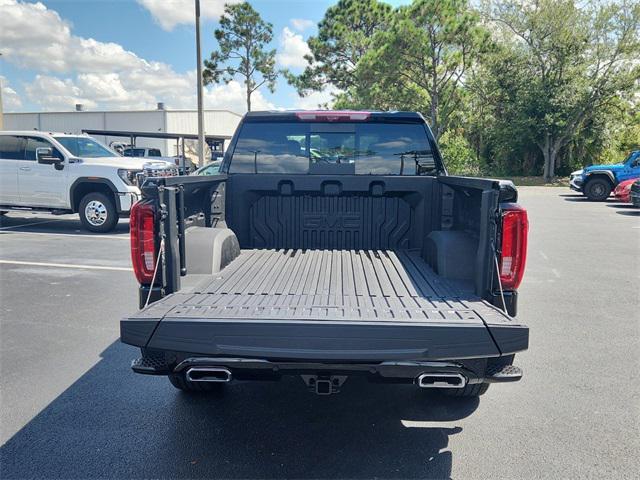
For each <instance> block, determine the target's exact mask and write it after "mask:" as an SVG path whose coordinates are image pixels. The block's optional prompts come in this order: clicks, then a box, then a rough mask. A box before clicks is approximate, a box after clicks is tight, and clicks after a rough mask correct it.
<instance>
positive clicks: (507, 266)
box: [500, 203, 529, 290]
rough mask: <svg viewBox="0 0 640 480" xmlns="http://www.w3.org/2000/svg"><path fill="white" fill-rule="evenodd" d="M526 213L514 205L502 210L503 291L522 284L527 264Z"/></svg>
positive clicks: (527, 222)
mask: <svg viewBox="0 0 640 480" xmlns="http://www.w3.org/2000/svg"><path fill="white" fill-rule="evenodd" d="M528 232H529V219H528V217H527V211H526V210H525V209H524V208H522V207H521V206H520V205H518V204H516V203H509V204H506V206H503V208H502V245H501V255H500V281H501V282H502V288H503V289H504V290H515V289H517V288H518V286H519V285H520V282H522V276H523V275H524V267H525V264H526V262H527V234H528Z"/></svg>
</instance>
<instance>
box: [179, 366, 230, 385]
mask: <svg viewBox="0 0 640 480" xmlns="http://www.w3.org/2000/svg"><path fill="white" fill-rule="evenodd" d="M186 377H187V380H189V381H190V382H217V383H227V382H230V381H231V371H230V370H229V369H228V368H224V367H191V368H190V369H189V370H187V373H186Z"/></svg>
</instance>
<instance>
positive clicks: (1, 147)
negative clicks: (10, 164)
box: [0, 135, 25, 160]
mask: <svg viewBox="0 0 640 480" xmlns="http://www.w3.org/2000/svg"><path fill="white" fill-rule="evenodd" d="M24 144H25V139H24V138H22V137H16V136H13V135H0V159H6V160H22V159H23V158H24Z"/></svg>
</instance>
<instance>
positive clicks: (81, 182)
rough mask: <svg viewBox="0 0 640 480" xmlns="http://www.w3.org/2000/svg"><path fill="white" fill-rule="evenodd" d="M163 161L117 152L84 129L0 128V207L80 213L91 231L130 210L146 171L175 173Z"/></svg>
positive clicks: (100, 229) (107, 228)
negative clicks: (71, 132)
mask: <svg viewBox="0 0 640 480" xmlns="http://www.w3.org/2000/svg"><path fill="white" fill-rule="evenodd" d="M177 173H178V172H177V168H176V166H175V165H173V164H171V163H169V162H166V161H163V160H156V161H150V160H149V159H142V158H131V157H121V156H119V155H118V154H117V153H115V152H113V151H112V150H109V149H108V148H107V147H105V146H104V145H102V144H101V143H100V142H98V141H97V140H95V139H93V138H91V137H89V136H87V135H69V134H63V133H45V132H39V131H24V132H11V131H4V132H0V212H1V213H3V214H4V213H6V211H8V210H35V211H47V212H51V213H54V214H64V213H79V214H80V221H81V222H82V225H83V226H84V227H85V228H86V229H87V230H90V231H92V232H108V231H110V230H112V229H113V228H115V226H116V224H117V223H118V218H119V217H125V216H127V215H128V214H129V210H130V209H131V205H132V204H133V203H134V202H135V201H136V200H137V199H138V198H139V197H140V189H139V188H138V187H139V186H140V185H141V184H142V181H143V180H144V178H145V177H146V176H159V175H164V176H167V175H177Z"/></svg>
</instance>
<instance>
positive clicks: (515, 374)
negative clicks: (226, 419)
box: [131, 350, 522, 384]
mask: <svg viewBox="0 0 640 480" xmlns="http://www.w3.org/2000/svg"><path fill="white" fill-rule="evenodd" d="M167 353H168V352H158V351H152V350H143V357H142V358H140V359H138V360H134V361H133V362H132V366H131V367H132V369H133V371H134V372H136V373H141V374H146V375H168V374H171V373H182V372H189V370H191V369H206V368H218V369H224V370H225V371H227V372H228V380H229V381H230V380H231V379H233V380H243V381H246V380H280V379H281V378H282V377H284V376H298V375H301V376H305V375H317V376H361V377H366V378H367V379H368V380H369V381H373V382H380V383H415V382H416V380H417V379H418V378H419V377H420V376H421V375H425V374H444V375H461V376H462V377H464V380H465V381H464V383H465V384H477V383H504V382H515V381H518V380H520V379H521V378H522V371H521V370H520V369H519V368H518V367H515V366H513V365H512V362H513V355H511V356H507V357H499V358H492V359H475V360H470V359H466V360H456V361H449V362H409V361H406V362H393V361H388V362H380V363H317V362H285V361H267V360H261V359H249V358H229V357H190V356H186V358H185V357H184V356H182V355H180V354H177V355H176V354H175V353H173V354H169V355H167ZM166 361H169V362H170V363H166Z"/></svg>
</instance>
